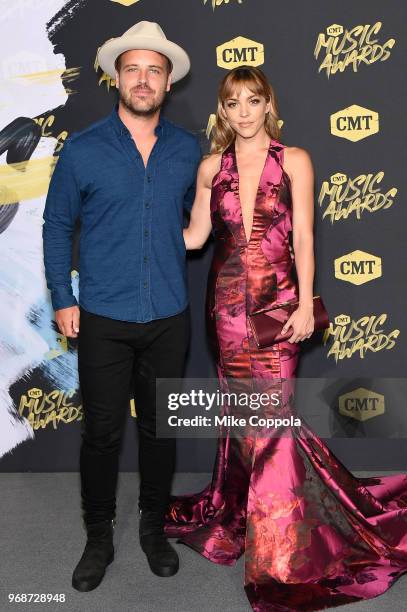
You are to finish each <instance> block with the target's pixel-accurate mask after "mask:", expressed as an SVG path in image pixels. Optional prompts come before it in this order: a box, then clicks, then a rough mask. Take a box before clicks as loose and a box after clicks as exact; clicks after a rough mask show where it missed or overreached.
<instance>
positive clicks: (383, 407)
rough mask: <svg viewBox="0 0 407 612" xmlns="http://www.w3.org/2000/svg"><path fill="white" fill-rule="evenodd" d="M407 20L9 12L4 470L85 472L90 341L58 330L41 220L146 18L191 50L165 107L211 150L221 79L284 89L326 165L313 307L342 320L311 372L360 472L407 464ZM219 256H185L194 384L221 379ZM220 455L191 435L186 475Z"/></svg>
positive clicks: (294, 116) (81, 4)
mask: <svg viewBox="0 0 407 612" xmlns="http://www.w3.org/2000/svg"><path fill="white" fill-rule="evenodd" d="M406 13H407V9H406V6H405V4H404V3H402V2H399V1H398V0H388V1H387V2H383V1H378V0H369V2H367V1H365V2H357V3H354V2H350V0H341V1H340V2H339V0H330V1H328V2H327V1H326V0H312V1H308V2H304V1H303V0H286V1H285V2H275V1H274V0H168V1H167V2H162V0H71V1H69V2H66V0H31V1H29V0H13V2H11V1H10V0H0V24H1V30H2V37H1V42H0V50H1V51H0V78H1V84H2V86H1V88H0V256H1V266H0V360H1V366H0V470H2V471H27V470H28V471H29V470H32V471H53V470H67V471H70V470H77V469H78V464H79V463H78V462H79V445H80V430H81V420H82V418H83V413H82V404H81V396H80V392H79V389H78V376H77V351H76V341H75V340H70V339H67V338H66V337H64V336H62V335H61V334H59V333H58V331H57V328H56V325H55V322H54V313H53V311H52V308H51V304H50V300H49V295H48V292H47V289H46V285H45V280H44V270H43V261H42V214H43V210H44V204H45V198H46V193H47V188H48V184H49V180H50V176H51V174H52V171H53V168H54V166H55V162H56V160H57V158H58V155H59V153H60V151H61V149H62V147H63V146H64V141H65V139H66V138H67V136H68V135H70V134H72V133H73V132H75V131H78V130H81V129H84V128H85V127H87V126H88V125H89V124H90V123H92V122H94V121H96V120H99V119H100V118H102V117H104V116H105V115H107V114H108V113H109V112H110V111H111V108H112V106H113V105H114V103H115V101H116V98H117V93H116V89H115V87H114V83H112V82H111V80H110V79H109V78H108V77H107V76H106V75H104V74H103V73H102V71H101V70H100V68H99V67H98V65H97V63H96V62H95V60H96V53H97V49H98V47H99V46H101V44H102V43H103V42H104V41H105V40H107V39H108V38H111V37H114V36H119V35H120V34H122V33H123V32H124V31H125V30H127V29H128V28H129V27H130V26H131V25H133V24H134V23H136V22H138V21H140V20H143V19H147V20H150V21H157V22H158V23H159V24H160V25H161V27H162V28H163V29H164V31H165V33H166V35H167V37H168V38H169V39H171V40H174V41H175V42H177V43H179V44H180V45H181V46H182V47H184V48H185V49H186V50H187V51H188V53H189V54H190V57H191V63H192V70H191V73H190V74H189V76H188V77H187V78H186V79H184V80H183V81H181V82H180V83H177V84H176V85H175V86H174V87H173V88H172V90H171V92H170V94H169V95H168V99H167V102H166V105H165V110H164V112H165V114H166V116H167V117H168V118H169V119H171V120H172V121H173V122H175V123H178V124H180V125H182V126H184V127H185V128H187V129H189V130H190V131H192V132H194V133H195V134H197V135H198V136H199V138H200V142H201V145H202V151H203V152H204V153H205V152H207V151H208V146H209V140H208V139H209V136H210V132H211V129H212V126H213V113H214V111H215V108H216V93H217V87H218V84H219V81H220V79H221V78H222V77H223V76H224V74H225V71H227V70H229V69H231V68H234V67H235V66H239V65H242V64H248V65H252V66H259V67H261V69H262V70H264V72H265V73H266V75H267V76H268V78H269V79H270V81H271V82H272V84H273V86H274V88H275V90H276V93H277V98H278V102H279V109H280V116H281V122H282V126H283V129H282V141H283V142H284V143H285V144H287V145H288V146H299V147H303V148H305V149H307V150H308V151H309V153H310V154H311V157H312V160H313V163H314V168H315V247H316V268H317V270H316V282H315V294H321V295H322V296H323V298H324V301H325V303H326V306H327V308H328V311H329V313H330V317H331V320H332V323H331V326H330V328H329V330H327V331H326V333H325V334H324V335H323V336H320V337H318V340H317V341H313V342H309V343H308V344H307V345H305V344H304V346H303V355H302V360H301V364H300V369H299V372H298V376H299V377H304V378H307V377H309V378H319V377H321V378H324V379H326V380H327V381H328V382H327V383H326V385H325V388H324V397H325V407H326V413H327V418H328V422H329V423H330V432H329V434H330V435H329V439H328V440H327V443H328V444H329V446H330V447H331V448H332V449H333V450H334V452H335V453H336V454H337V455H338V457H340V459H341V460H342V461H343V462H344V463H345V464H346V465H347V466H348V467H350V468H354V469H372V470H373V469H403V468H405V467H407V452H406V451H407V425H406V424H407V415H406V412H407V406H406V396H405V394H403V392H400V389H402V385H401V387H400V384H398V383H400V382H402V380H403V377H405V375H406V374H405V372H406V363H407V359H406V358H407V342H406V325H405V316H404V315H405V305H406V300H407V289H406V283H405V274H406V269H407V255H406V248H405V244H406V240H405V228H406V227H407V210H406V205H405V187H406V168H405V160H406V156H405V151H406V136H407V132H406V122H405V108H406V107H407V99H406V98H407V96H406V94H407V85H406V79H405V69H404V68H405V66H404V62H403V60H404V58H405V56H406V36H407V21H406ZM100 171H101V172H103V168H101V169H100ZM78 231H79V228H78V230H77V232H76V236H75V241H74V250H73V265H72V283H73V287H74V291H75V292H76V295H77V293H78V278H79V275H80V269H79V266H78V265H77V236H78ZM107 238H108V237H107ZM211 256H212V244H211V243H209V244H208V245H207V246H206V247H205V248H204V249H203V250H202V251H201V252H196V253H193V254H189V255H188V273H189V287H190V295H191V310H192V322H193V334H192V342H191V347H190V351H189V355H188V362H187V367H186V372H185V374H186V376H188V377H198V378H199V377H201V378H205V377H212V376H214V368H213V364H212V360H211V356H210V353H209V351H208V347H207V341H206V333H205V322H204V300H205V290H206V276H207V271H208V267H209V263H210V259H211ZM136 411H137V406H136V404H135V402H134V398H132V397H129V413H128V423H127V428H126V433H125V436H124V444H123V454H122V461H121V468H122V469H123V470H137V452H136V449H137V435H136V426H135V425H136V418H137V416H136ZM214 451H215V441H214V440H185V439H183V440H180V441H179V453H178V469H180V470H183V471H210V470H211V469H212V464H213V459H214Z"/></svg>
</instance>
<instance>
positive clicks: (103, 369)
mask: <svg viewBox="0 0 407 612" xmlns="http://www.w3.org/2000/svg"><path fill="white" fill-rule="evenodd" d="M189 336H190V314H189V308H187V309H186V310H185V311H184V312H182V313H180V314H177V315H175V316H172V317H168V318H165V319H158V320H155V321H150V322H148V323H134V322H129V321H118V320H114V319H110V318H108V317H102V316H99V315H95V314H91V313H89V312H87V311H85V310H84V309H83V308H81V309H80V332H79V339H78V369H79V382H80V388H81V395H82V405H83V422H82V444H81V451H80V473H81V496H82V508H83V511H84V520H85V523H86V524H89V523H95V522H98V521H101V520H105V519H112V518H115V516H116V485H117V477H118V467H119V453H120V448H121V440H122V434H123V430H124V424H125V421H126V417H127V414H128V412H129V407H130V402H129V400H130V398H131V397H132V396H134V399H135V406H136V414H137V419H136V421H137V426H138V433H139V472H140V495H139V508H140V509H146V510H147V509H149V510H150V509H153V510H157V511H159V512H163V511H164V510H165V508H166V506H167V504H168V501H169V495H170V491H171V483H172V477H173V473H174V470H175V456H176V440H175V438H159V437H156V431H155V425H156V419H155V412H156V405H155V391H156V388H155V385H156V380H155V379H156V378H181V377H182V374H183V369H184V361H185V354H186V351H187V347H188V342H189Z"/></svg>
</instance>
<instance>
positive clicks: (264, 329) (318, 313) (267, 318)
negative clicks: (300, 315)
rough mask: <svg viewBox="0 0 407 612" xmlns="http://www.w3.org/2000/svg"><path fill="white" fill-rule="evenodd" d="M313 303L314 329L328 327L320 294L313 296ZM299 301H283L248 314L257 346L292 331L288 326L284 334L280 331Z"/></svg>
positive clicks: (327, 318) (264, 344)
mask: <svg viewBox="0 0 407 612" xmlns="http://www.w3.org/2000/svg"><path fill="white" fill-rule="evenodd" d="M312 299H313V305H314V310H313V312H314V321H315V325H314V331H318V330H321V329H326V328H327V327H329V316H328V313H327V311H326V308H325V306H324V303H323V302H322V298H321V296H320V295H316V296H314V297H313V298H312ZM298 304H299V302H298V301H296V302H292V301H289V302H284V303H282V304H276V305H275V306H272V307H271V308H263V309H262V310H258V311H257V312H253V313H252V314H251V315H249V322H250V326H251V328H252V331H253V335H254V338H255V340H256V343H257V346H258V347H259V348H267V347H268V346H271V345H272V344H274V343H275V342H280V341H281V340H287V339H288V338H289V337H290V336H291V335H292V333H293V330H292V328H290V329H289V330H288V331H287V332H286V333H285V334H282V333H281V330H282V328H283V326H284V323H285V322H286V321H287V319H288V318H289V317H290V315H291V313H292V312H294V310H296V309H297V308H298Z"/></svg>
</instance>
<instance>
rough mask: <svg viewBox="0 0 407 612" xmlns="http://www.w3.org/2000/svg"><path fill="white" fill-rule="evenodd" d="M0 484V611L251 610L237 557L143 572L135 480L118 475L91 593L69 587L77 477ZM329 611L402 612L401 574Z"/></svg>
mask: <svg viewBox="0 0 407 612" xmlns="http://www.w3.org/2000/svg"><path fill="white" fill-rule="evenodd" d="M386 473H389V472H386ZM357 474H358V475H363V476H364V475H370V474H369V473H367V472H357ZM376 474H378V473H377V472H376ZM209 478H210V476H209V474H178V475H177V477H176V480H175V484H174V491H175V492H176V493H184V492H185V493H187V492H192V491H198V490H200V489H202V488H203V487H204V486H205V485H206V484H207V483H208V481H209ZM0 483H1V498H0V511H1V517H2V520H1V526H0V538H1V540H0V541H1V565H0V611H1V612H6V611H7V612H8V611H9V610H10V611H11V610H13V612H16V611H17V610H20V611H24V612H31V611H36V612H43V611H47V612H54V611H59V612H62V611H64V612H76V611H78V612H79V611H80V612H130V611H131V612H161V611H162V612H194V611H199V612H221V611H222V612H250V610H251V608H250V606H249V605H248V602H247V599H246V595H245V592H244V589H243V557H241V558H240V559H239V561H238V563H237V564H236V565H235V566H234V567H225V566H221V565H216V564H214V563H211V562H210V561H208V560H207V559H205V558H203V557H202V556H201V555H199V554H197V553H196V552H195V551H193V550H192V549H190V548H189V547H187V546H185V545H183V544H175V546H176V547H177V550H178V552H179V555H180V570H179V572H178V574H176V575H175V576H173V577H171V578H159V577H157V576H154V574H152V573H151V572H150V569H149V567H148V565H147V561H146V559H145V557H144V555H143V553H142V552H141V551H140V549H139V545H138V540H137V522H138V518H137V490H138V475H137V474H132V473H123V474H121V475H120V481H119V490H118V513H117V525H116V529H115V561H114V562H113V563H112V564H111V565H110V566H109V568H108V570H107V572H106V576H105V578H104V580H103V582H102V584H101V585H100V586H99V587H98V588H97V589H95V590H94V591H91V592H90V593H78V592H77V591H75V590H74V589H73V588H72V587H71V574H72V570H73V568H74V566H75V565H76V563H77V561H78V560H79V558H80V556H81V554H82V551H83V546H84V543H85V532H84V529H83V526H82V521H81V518H80V500H79V476H78V475H77V474H70V473H63V474H56V473H52V474H27V473H25V474H0ZM8 593H65V595H66V602H65V603H55V602H52V603H42V604H41V603H35V604H34V603H31V604H28V603H19V604H17V603H13V604H9V603H8ZM334 610H338V612H339V610H340V611H341V612H342V611H343V612H361V611H364V612H370V611H372V612H373V611H377V612H379V611H380V612H394V611H395V610H397V611H399V612H401V611H403V610H407V574H405V575H404V576H402V577H401V578H400V579H399V580H398V581H397V582H396V583H395V584H394V585H393V586H392V587H391V588H390V589H389V590H388V591H387V593H385V594H383V595H381V596H379V597H377V598H375V599H371V600H369V601H367V602H361V603H356V604H352V605H348V606H342V607H339V608H334Z"/></svg>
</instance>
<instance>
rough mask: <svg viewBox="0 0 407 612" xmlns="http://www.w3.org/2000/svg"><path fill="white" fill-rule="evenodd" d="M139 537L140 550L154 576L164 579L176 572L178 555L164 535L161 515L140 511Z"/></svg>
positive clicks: (150, 511) (151, 511)
mask: <svg viewBox="0 0 407 612" xmlns="http://www.w3.org/2000/svg"><path fill="white" fill-rule="evenodd" d="M139 537H140V546H141V549H142V550H143V552H144V553H145V554H146V556H147V561H148V564H149V566H150V569H151V571H152V572H153V573H154V574H156V575H157V576H161V577H163V578H165V577H168V576H173V575H174V574H176V573H177V572H178V568H179V558H178V554H177V552H176V550H175V549H174V548H173V547H172V546H171V544H170V543H169V542H168V540H167V538H166V536H165V534H164V526H163V519H162V514H160V513H158V512H155V511H153V510H140V526H139Z"/></svg>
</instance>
